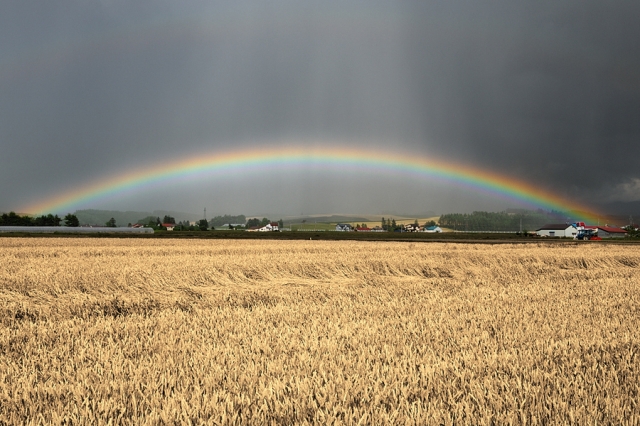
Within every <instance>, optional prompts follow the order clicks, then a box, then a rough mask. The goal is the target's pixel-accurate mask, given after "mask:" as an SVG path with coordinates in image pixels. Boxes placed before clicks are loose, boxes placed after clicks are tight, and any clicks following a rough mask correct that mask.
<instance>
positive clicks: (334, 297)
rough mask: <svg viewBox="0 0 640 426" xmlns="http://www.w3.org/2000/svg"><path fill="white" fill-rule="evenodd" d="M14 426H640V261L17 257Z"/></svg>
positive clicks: (202, 253) (331, 251)
mask: <svg viewBox="0 0 640 426" xmlns="http://www.w3.org/2000/svg"><path fill="white" fill-rule="evenodd" d="M0 260H1V262H2V268H1V269H0V315H1V316H0V318H1V327H2V328H1V329H0V330H1V331H0V423H1V424H63V423H64V424H107V423H111V424H221V425H226V424H375V425H378V424H420V425H422V424H425V425H431V424H434V425H438V424H445V425H450V424H474V425H482V424H522V425H524V424H527V425H529V424H532V425H536V424H538V425H547V424H581V425H583V424H629V425H632V424H639V423H640V408H639V406H638V394H639V386H640V358H639V355H638V350H639V348H640V346H639V342H640V332H639V330H638V327H639V325H640V289H639V285H638V283H639V282H640V251H639V249H638V248H635V247H632V246H631V247H630V246H622V245H620V246H616V245H606V246H605V245H598V244H588V243H585V244H557V245H551V244H550V245H546V244H527V245H479V244H476V245H474V244H466V245H465V244H439V243H399V242H398V243H393V242H347V241H345V242H341V241H337V242H336V241H332V242H323V241H255V240H253V241H252V240H248V241H207V240H159V239H153V240H151V239H149V240H146V239H89V238H81V239H72V238H61V239H57V238H1V239H0Z"/></svg>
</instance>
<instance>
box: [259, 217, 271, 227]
mask: <svg viewBox="0 0 640 426" xmlns="http://www.w3.org/2000/svg"><path fill="white" fill-rule="evenodd" d="M269 223H271V221H270V220H269V219H267V218H266V217H263V218H262V220H261V221H260V226H267V225H268V224H269Z"/></svg>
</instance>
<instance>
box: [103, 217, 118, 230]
mask: <svg viewBox="0 0 640 426" xmlns="http://www.w3.org/2000/svg"><path fill="white" fill-rule="evenodd" d="M105 226H106V227H108V228H115V227H116V220H115V219H114V218H111V219H109V220H108V221H107V223H105Z"/></svg>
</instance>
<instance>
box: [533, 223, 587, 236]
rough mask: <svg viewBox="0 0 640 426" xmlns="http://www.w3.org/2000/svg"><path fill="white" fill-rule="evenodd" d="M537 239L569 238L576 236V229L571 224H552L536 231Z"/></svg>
mask: <svg viewBox="0 0 640 426" xmlns="http://www.w3.org/2000/svg"><path fill="white" fill-rule="evenodd" d="M536 234H538V236H539V237H570V238H573V237H575V236H576V235H578V228H577V227H576V226H575V225H573V224H567V223H552V224H549V225H544V226H543V227H542V228H539V229H536Z"/></svg>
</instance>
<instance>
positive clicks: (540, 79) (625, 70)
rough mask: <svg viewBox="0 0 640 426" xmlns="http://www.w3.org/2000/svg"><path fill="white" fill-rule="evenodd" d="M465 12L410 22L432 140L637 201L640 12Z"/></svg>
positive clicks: (561, 182) (494, 8) (496, 7)
mask: <svg viewBox="0 0 640 426" xmlns="http://www.w3.org/2000/svg"><path fill="white" fill-rule="evenodd" d="M466 6H467V7H466V8H464V11H463V12H461V13H460V14H458V15H456V16H455V17H454V18H451V19H450V20H445V21H444V22H443V21H441V20H440V18H441V16H440V15H438V14H435V15H432V18H431V19H429V18H427V20H426V21H424V22H417V23H415V25H414V27H415V28H417V29H416V34H418V35H417V36H416V37H414V38H413V43H412V46H411V50H412V51H420V50H421V51H422V53H423V54H422V55H414V56H412V57H413V58H414V61H413V63H412V66H411V69H412V71H413V73H414V74H413V79H412V82H413V83H412V85H413V86H414V87H416V90H417V91H418V92H419V93H420V95H419V99H420V103H421V104H420V110H421V111H422V112H423V114H424V115H423V120H422V123H423V135H424V137H425V139H427V140H430V141H432V142H434V143H436V144H437V145H438V147H439V148H438V149H439V150H440V151H441V152H442V153H444V154H446V155H451V154H454V155H455V154H456V153H457V154H458V155H461V156H464V157H465V158H467V159H469V160H472V161H475V162H478V163H481V164H484V165H486V166H489V167H492V168H493V169H495V170H502V171H505V172H510V173H512V174H514V175H516V176H522V177H523V178H526V179H528V180H529V181H532V182H541V183H543V184H545V185H546V186H547V187H549V188H553V189H557V190H558V191H560V192H561V193H566V194H570V193H571V191H570V190H580V191H585V193H590V194H591V196H594V195H595V194H594V192H595V191H597V193H598V195H600V196H602V197H615V196H624V197H629V196H633V195H632V194H630V193H629V191H625V190H624V188H623V186H624V185H623V184H622V183H626V184H627V185H629V183H633V182H634V179H635V180H636V184H637V179H638V176H639V174H640V173H639V172H638V170H640V169H639V168H638V167H637V158H638V154H640V144H638V143H636V141H637V139H638V135H639V134H640V120H639V119H638V116H639V114H640V77H639V76H640V73H639V71H640V55H638V54H637V52H638V51H640V50H639V47H640V46H639V40H640V27H639V26H637V25H636V24H635V22H637V18H638V17H640V5H639V4H638V3H635V2H614V3H613V4H609V3H608V4H606V5H605V4H604V3H602V2H595V1H594V2H547V3H543V2H535V3H533V2H527V3H517V2H502V3H497V2H493V3H484V2H470V3H469V4H467V5H466ZM447 7H455V6H453V5H452V4H451V3H450V2H449V3H448V4H447ZM419 9H420V11H423V12H426V11H427V10H428V6H424V5H421V6H420V7H419ZM418 15H420V14H418ZM423 16H426V13H425V15H423ZM616 192H618V194H616ZM635 197H636V198H639V197H640V194H638V195H635Z"/></svg>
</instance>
